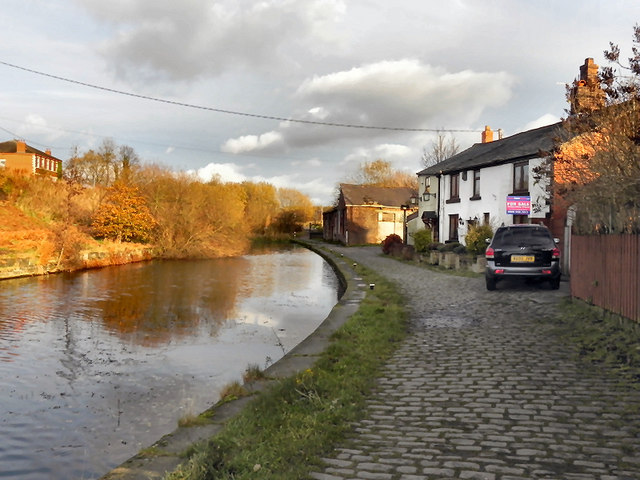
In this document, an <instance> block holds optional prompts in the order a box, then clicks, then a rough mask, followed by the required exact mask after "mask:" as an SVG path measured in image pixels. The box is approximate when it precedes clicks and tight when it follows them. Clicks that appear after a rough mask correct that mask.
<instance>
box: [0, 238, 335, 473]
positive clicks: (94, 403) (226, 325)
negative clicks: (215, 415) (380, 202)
mask: <svg viewBox="0 0 640 480" xmlns="http://www.w3.org/2000/svg"><path fill="white" fill-rule="evenodd" d="M338 290H339V282H338V280H337V278H336V276H335V274H334V272H333V270H332V269H331V267H330V266H329V265H328V264H327V263H326V262H325V261H324V260H323V259H322V258H321V257H319V256H318V255H316V254H314V253H312V252H310V251H309V250H306V249H304V248H301V247H290V248H286V249H281V250H277V251H274V250H269V251H262V252H256V253H254V254H251V255H246V256H243V257H237V258H227V259H215V260H198V261H154V262H147V263H138V264H130V265H124V266H119V267H109V268H104V269H100V270H93V271H85V272H79V273H73V274H60V275H52V276H47V277H33V278H22V279H14V280H4V281H2V282H0V478H1V479H3V480H4V479H19V480H27V479H29V480H32V479H33V480H40V479H43V480H44V479H52V478H56V479H57V478H64V479H92V478H97V477H99V476H101V475H102V474H104V473H106V472H107V471H108V470H110V469H111V468H113V467H115V466H117V465H119V464H120V463H122V462H123V461H124V460H126V459H127V458H129V457H130V456H132V455H134V454H135V453H136V452H137V451H138V450H140V449H141V448H144V447H147V446H149V445H150V444H151V443H153V442H154V441H155V440H157V439H158V438H159V437H161V436H162V435H164V434H166V433H168V432H171V431H172V430H174V429H175V428H176V426H177V422H178V420H179V419H180V418H182V417H185V416H187V415H194V414H197V413H199V412H201V411H203V410H204V409H206V408H207V407H209V406H210V405H212V404H214V403H215V402H216V401H217V400H218V399H219V393H220V390H221V389H222V387H223V386H225V385H226V384H228V383H230V382H232V381H241V377H242V374H243V372H244V371H245V369H246V367H247V366H248V365H258V366H259V367H261V368H265V367H267V366H269V365H270V364H271V363H273V362H276V361H277V360H278V359H279V358H281V357H282V356H283V355H284V354H285V353H286V352H288V351H289V350H290V349H291V348H293V347H294V346H295V345H297V344H298V343H299V342H300V341H301V340H302V339H304V338H305V337H306V336H308V335H309V334H310V333H311V332H312V331H313V330H314V329H315V328H316V327H317V326H318V324H319V323H320V322H321V321H322V320H323V319H324V318H326V316H327V315H328V314H329V312H330V311H331V309H332V308H333V306H334V305H335V303H336V302H337V300H338Z"/></svg>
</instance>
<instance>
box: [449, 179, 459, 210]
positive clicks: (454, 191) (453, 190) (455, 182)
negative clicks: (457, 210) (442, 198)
mask: <svg viewBox="0 0 640 480" xmlns="http://www.w3.org/2000/svg"><path fill="white" fill-rule="evenodd" d="M459 201H460V174H459V173H454V174H452V175H450V176H449V200H447V203H454V202H459Z"/></svg>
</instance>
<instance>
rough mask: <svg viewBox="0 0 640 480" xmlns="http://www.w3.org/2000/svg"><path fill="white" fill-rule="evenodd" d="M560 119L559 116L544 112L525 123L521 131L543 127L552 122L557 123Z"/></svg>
mask: <svg viewBox="0 0 640 480" xmlns="http://www.w3.org/2000/svg"><path fill="white" fill-rule="evenodd" d="M559 121H560V117H558V116H556V115H552V114H551V113H545V114H544V115H542V116H541V117H538V118H536V119H535V120H533V121H531V122H529V123H527V124H526V125H525V126H524V128H523V129H522V131H523V132H524V131H527V130H533V129H534V128H538V127H544V126H546V125H551V124H553V123H557V122H559Z"/></svg>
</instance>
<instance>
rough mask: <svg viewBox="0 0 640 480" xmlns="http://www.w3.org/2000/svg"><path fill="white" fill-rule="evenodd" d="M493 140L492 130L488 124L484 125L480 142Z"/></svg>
mask: <svg viewBox="0 0 640 480" xmlns="http://www.w3.org/2000/svg"><path fill="white" fill-rule="evenodd" d="M491 142H493V131H492V130H491V129H490V128H489V125H485V127H484V132H482V143H491Z"/></svg>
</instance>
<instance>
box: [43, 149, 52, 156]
mask: <svg viewBox="0 0 640 480" xmlns="http://www.w3.org/2000/svg"><path fill="white" fill-rule="evenodd" d="M44 153H46V154H47V155H49V156H51V149H50V148H47V149H46V150H45V151H44Z"/></svg>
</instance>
